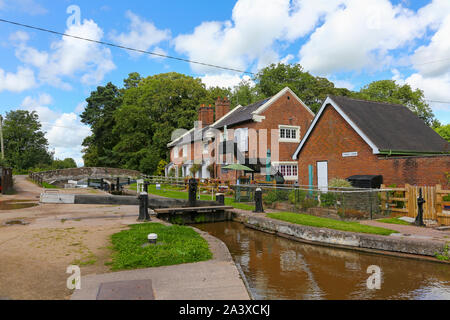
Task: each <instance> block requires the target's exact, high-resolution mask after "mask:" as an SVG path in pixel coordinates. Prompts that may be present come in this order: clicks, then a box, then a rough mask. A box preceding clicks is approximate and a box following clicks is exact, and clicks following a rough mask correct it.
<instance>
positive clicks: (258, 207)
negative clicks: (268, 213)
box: [254, 188, 264, 213]
mask: <svg viewBox="0 0 450 320" xmlns="http://www.w3.org/2000/svg"><path fill="white" fill-rule="evenodd" d="M254 212H255V213H263V212H264V208H263V198H262V190H261V188H257V189H256V191H255V211H254Z"/></svg>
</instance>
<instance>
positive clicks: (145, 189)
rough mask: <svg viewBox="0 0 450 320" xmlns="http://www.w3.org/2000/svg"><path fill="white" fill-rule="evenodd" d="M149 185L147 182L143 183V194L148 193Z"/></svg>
mask: <svg viewBox="0 0 450 320" xmlns="http://www.w3.org/2000/svg"><path fill="white" fill-rule="evenodd" d="M149 184H150V183H148V181H145V182H144V192H145V193H148V185H149Z"/></svg>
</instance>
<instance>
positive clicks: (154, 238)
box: [148, 233, 158, 244]
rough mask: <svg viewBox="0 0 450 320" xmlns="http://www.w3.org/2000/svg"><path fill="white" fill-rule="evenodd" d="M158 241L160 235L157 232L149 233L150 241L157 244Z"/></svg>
mask: <svg viewBox="0 0 450 320" xmlns="http://www.w3.org/2000/svg"><path fill="white" fill-rule="evenodd" d="M156 241H158V235H157V234H156V233H150V234H149V235H148V242H149V243H150V244H156Z"/></svg>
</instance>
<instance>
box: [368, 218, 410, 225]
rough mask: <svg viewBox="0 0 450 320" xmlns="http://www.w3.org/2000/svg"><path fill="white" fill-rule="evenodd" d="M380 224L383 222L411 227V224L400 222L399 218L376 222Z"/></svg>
mask: <svg viewBox="0 0 450 320" xmlns="http://www.w3.org/2000/svg"><path fill="white" fill-rule="evenodd" d="M376 221H378V222H383V223H392V224H402V225H405V226H410V225H411V223H409V222H406V221H403V220H400V219H399V218H385V219H378V220H376Z"/></svg>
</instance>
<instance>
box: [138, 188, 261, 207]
mask: <svg viewBox="0 0 450 320" xmlns="http://www.w3.org/2000/svg"><path fill="white" fill-rule="evenodd" d="M130 189H131V190H136V184H132V185H130ZM161 189H162V190H156V185H149V186H148V193H150V194H154V195H157V196H162V197H166V198H173V199H186V200H187V199H189V195H188V193H187V192H185V191H178V190H173V187H172V186H166V185H162V186H161ZM200 200H209V201H211V200H215V195H214V197H211V194H202V195H200ZM225 205H227V206H232V207H233V208H236V209H242V210H249V211H253V210H255V206H254V205H253V204H252V205H250V204H246V203H238V202H234V199H233V198H225Z"/></svg>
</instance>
